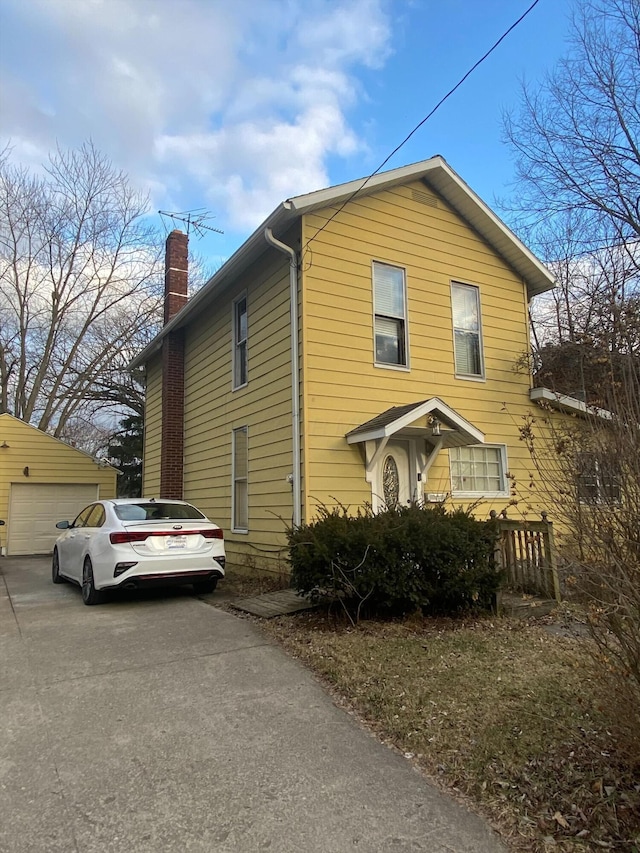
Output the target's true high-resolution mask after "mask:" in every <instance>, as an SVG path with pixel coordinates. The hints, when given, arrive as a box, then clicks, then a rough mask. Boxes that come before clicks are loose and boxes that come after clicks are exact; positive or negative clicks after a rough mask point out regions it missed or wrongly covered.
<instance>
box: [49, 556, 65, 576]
mask: <svg viewBox="0 0 640 853" xmlns="http://www.w3.org/2000/svg"><path fill="white" fill-rule="evenodd" d="M51 580H52V581H53V582H54V583H64V578H63V577H62V575H61V574H60V557H59V556H58V549H57V548H54V549H53V559H52V560H51Z"/></svg>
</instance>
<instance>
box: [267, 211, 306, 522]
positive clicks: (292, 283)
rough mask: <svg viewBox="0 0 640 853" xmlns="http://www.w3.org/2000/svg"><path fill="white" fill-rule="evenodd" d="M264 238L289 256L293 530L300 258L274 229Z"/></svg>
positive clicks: (297, 493)
mask: <svg viewBox="0 0 640 853" xmlns="http://www.w3.org/2000/svg"><path fill="white" fill-rule="evenodd" d="M264 238H265V240H266V241H267V243H269V244H270V245H271V246H274V247H275V248H276V249H278V250H279V251H280V252H283V253H284V254H285V255H289V259H290V260H289V289H290V297H289V302H290V307H291V423H292V429H293V526H294V527H298V526H299V525H300V522H301V520H302V508H301V500H300V499H301V476H300V374H299V370H300V365H299V358H298V256H297V255H296V252H295V250H294V249H292V248H291V246H287V245H286V244H285V243H281V242H280V240H277V239H276V238H275V237H274V236H273V232H272V231H271V228H265V229H264Z"/></svg>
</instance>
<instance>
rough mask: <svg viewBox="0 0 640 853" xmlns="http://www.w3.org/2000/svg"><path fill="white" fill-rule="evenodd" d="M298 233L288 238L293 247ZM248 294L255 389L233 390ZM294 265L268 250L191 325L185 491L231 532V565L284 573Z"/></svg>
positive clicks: (251, 371)
mask: <svg viewBox="0 0 640 853" xmlns="http://www.w3.org/2000/svg"><path fill="white" fill-rule="evenodd" d="M295 239H296V235H295V234H289V235H287V236H286V237H285V238H284V240H285V242H288V243H293V241H294V240H295ZM245 291H246V294H247V322H248V345H247V352H248V384H247V385H246V387H244V388H240V389H238V390H235V391H234V390H232V336H233V335H232V330H233V319H232V306H233V302H234V300H235V299H237V298H238V297H239V296H240V295H241V294H242V293H243V292H245ZM289 311H290V305H289V265H288V259H287V258H286V257H285V256H284V255H282V254H281V253H279V252H277V251H275V250H271V249H268V250H267V251H266V253H265V254H264V255H263V256H262V258H261V259H260V261H259V262H257V263H255V264H254V265H253V266H251V267H250V268H249V269H248V270H247V271H246V273H245V274H244V275H243V276H242V277H241V278H240V279H238V280H236V281H235V282H234V284H233V287H232V288H229V289H228V290H227V291H226V292H225V293H221V294H219V295H218V297H217V299H216V300H215V303H214V307H212V308H210V309H209V310H203V311H202V313H201V315H200V317H199V319H197V320H195V321H194V322H193V323H192V324H191V325H190V326H189V327H188V329H187V334H186V350H185V389H186V390H185V448H184V494H185V499H187V500H190V501H193V503H195V504H196V505H197V506H199V507H200V508H201V509H202V510H203V511H204V512H205V513H207V515H209V516H210V517H211V518H212V519H213V520H214V521H215V522H216V523H218V524H220V525H221V526H222V527H223V528H224V531H225V543H226V549H227V555H228V559H229V562H230V563H232V564H233V563H240V564H245V565H250V566H256V567H260V568H271V569H278V568H280V567H281V565H282V560H283V557H284V551H283V545H284V530H285V524H286V523H290V521H291V516H292V507H293V502H292V491H291V485H290V483H289V482H288V480H287V477H288V475H289V474H290V473H291V472H292V457H291V436H292V432H291V358H290V328H289ZM242 426H246V427H247V428H248V457H249V459H248V461H249V468H248V492H249V533H248V534H241V533H233V532H232V531H231V521H232V514H231V492H232V470H231V434H232V430H233V429H236V428H238V427H242Z"/></svg>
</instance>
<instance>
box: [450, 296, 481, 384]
mask: <svg viewBox="0 0 640 853" xmlns="http://www.w3.org/2000/svg"><path fill="white" fill-rule="evenodd" d="M451 305H452V309H453V345H454V351H455V363H456V371H455V372H456V376H463V377H470V378H474V379H478V378H482V377H483V376H484V364H483V357H482V329H481V324H480V291H479V289H478V288H477V287H474V286H473V285H471V284H459V283H458V282H453V283H452V285H451Z"/></svg>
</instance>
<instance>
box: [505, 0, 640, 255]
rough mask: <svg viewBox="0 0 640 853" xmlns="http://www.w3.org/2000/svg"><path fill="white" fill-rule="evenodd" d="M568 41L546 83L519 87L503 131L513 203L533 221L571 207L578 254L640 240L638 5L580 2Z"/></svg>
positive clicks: (621, 0)
mask: <svg viewBox="0 0 640 853" xmlns="http://www.w3.org/2000/svg"><path fill="white" fill-rule="evenodd" d="M569 45H570V52H569V54H568V56H567V57H566V58H564V59H562V60H561V61H560V62H559V64H558V65H557V66H556V68H555V69H554V70H553V71H552V72H551V73H549V74H548V75H547V77H546V79H545V80H544V82H543V83H542V85H540V86H538V87H537V88H531V87H527V86H526V85H524V86H523V88H522V99H521V107H520V110H519V112H518V113H517V114H511V115H507V116H506V118H505V133H506V138H507V141H508V142H509V143H510V145H511V147H512V149H513V150H514V152H515V162H516V170H517V181H516V185H517V190H518V194H517V198H516V199H515V201H514V203H513V208H512V210H513V211H514V212H515V213H518V214H520V218H521V221H522V220H524V221H526V222H529V224H531V223H532V222H533V223H535V222H541V221H547V220H548V219H549V217H555V216H556V215H558V214H570V215H571V216H572V217H576V215H577V216H578V217H579V226H580V230H579V231H577V230H574V238H573V244H574V256H575V254H581V255H584V254H585V253H587V252H588V253H594V252H596V251H597V250H599V249H600V248H601V247H602V246H604V245H608V244H610V243H613V244H615V245H617V246H628V245H633V244H634V243H636V242H637V241H638V240H639V239H640V141H639V130H640V4H638V2H637V0H582V2H579V3H577V5H576V7H575V10H574V14H573V16H572V19H571V28H570V37H569ZM576 250H577V252H576ZM631 255H632V258H631V259H632V261H633V262H636V265H637V254H635V255H634V253H631Z"/></svg>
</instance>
